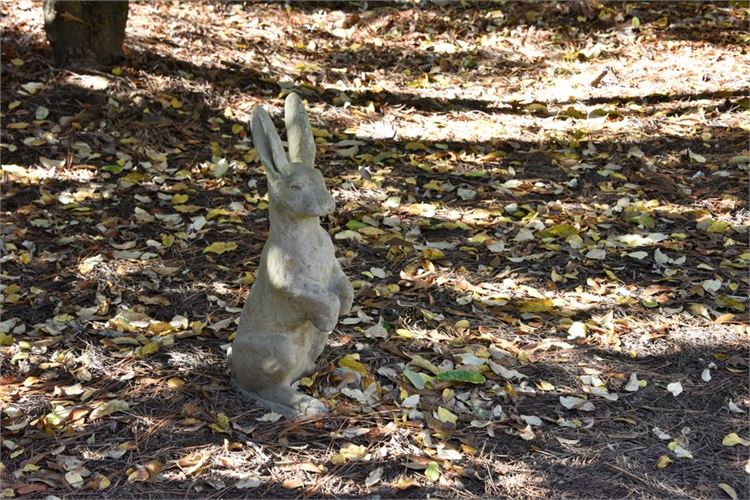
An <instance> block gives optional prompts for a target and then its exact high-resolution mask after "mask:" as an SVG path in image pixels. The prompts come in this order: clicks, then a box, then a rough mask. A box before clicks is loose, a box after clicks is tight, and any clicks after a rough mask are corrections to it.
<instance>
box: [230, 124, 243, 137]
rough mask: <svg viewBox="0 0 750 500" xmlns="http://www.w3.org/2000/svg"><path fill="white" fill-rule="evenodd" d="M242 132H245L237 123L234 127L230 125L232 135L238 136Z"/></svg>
mask: <svg viewBox="0 0 750 500" xmlns="http://www.w3.org/2000/svg"><path fill="white" fill-rule="evenodd" d="M244 131H245V128H244V127H243V126H242V125H240V124H239V123H235V124H234V125H232V133H233V134H234V135H237V134H239V133H241V132H244Z"/></svg>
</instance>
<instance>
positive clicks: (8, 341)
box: [0, 332, 16, 345]
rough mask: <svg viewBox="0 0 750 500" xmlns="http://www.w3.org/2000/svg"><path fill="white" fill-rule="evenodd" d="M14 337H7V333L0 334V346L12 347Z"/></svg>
mask: <svg viewBox="0 0 750 500" xmlns="http://www.w3.org/2000/svg"><path fill="white" fill-rule="evenodd" d="M15 340H16V339H15V337H13V335H8V334H7V333H3V332H0V345H12V344H13V342H15Z"/></svg>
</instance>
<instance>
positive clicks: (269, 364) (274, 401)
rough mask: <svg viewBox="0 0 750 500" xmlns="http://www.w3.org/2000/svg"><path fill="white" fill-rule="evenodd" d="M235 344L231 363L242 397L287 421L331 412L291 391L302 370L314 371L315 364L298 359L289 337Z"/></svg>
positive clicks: (257, 337)
mask: <svg viewBox="0 0 750 500" xmlns="http://www.w3.org/2000/svg"><path fill="white" fill-rule="evenodd" d="M235 343H236V344H235V345H234V346H233V347H232V357H231V361H230V363H231V366H232V379H233V383H234V385H235V387H237V388H238V389H240V391H241V393H242V394H244V395H245V396H247V397H249V398H250V399H253V400H255V401H257V402H258V403H259V404H260V405H261V406H264V407H266V408H268V409H270V410H272V411H275V412H277V413H280V414H282V415H284V416H287V417H296V416H299V415H319V414H323V413H327V412H328V410H327V408H326V406H325V405H324V404H323V403H322V402H321V401H319V400H317V399H315V398H313V397H311V396H308V395H305V394H302V393H299V392H297V391H295V390H294V389H292V388H291V382H292V381H294V380H295V379H296V378H298V377H299V375H300V371H301V369H300V367H303V368H304V369H307V368H310V367H312V369H313V370H314V368H315V364H314V359H312V360H310V359H309V357H308V356H307V355H306V356H305V358H306V359H299V358H300V354H301V353H300V350H299V348H298V347H297V346H296V345H294V344H293V343H292V342H291V340H290V339H289V338H288V337H287V336H285V335H278V334H277V335H255V336H253V337H251V338H250V339H249V341H245V339H240V338H238V339H237V340H236V341H235ZM323 343H325V339H323ZM314 348H315V349H317V345H316V346H315V347H314ZM320 348H321V349H322V346H321V347H320ZM305 354H307V353H305Z"/></svg>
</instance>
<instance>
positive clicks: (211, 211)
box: [0, 2, 750, 498]
mask: <svg viewBox="0 0 750 500" xmlns="http://www.w3.org/2000/svg"><path fill="white" fill-rule="evenodd" d="M582 4H587V2H582ZM130 8H131V15H130V18H129V22H128V35H127V36H128V38H127V41H126V45H127V46H128V49H129V54H128V57H127V58H126V60H125V61H123V63H122V64H121V65H120V66H118V67H116V68H112V69H111V71H107V72H106V73H103V74H102V73H101V72H100V73H96V74H92V75H87V74H75V75H71V74H68V73H65V72H60V71H58V70H50V69H49V68H50V66H49V65H48V64H47V57H48V56H47V54H46V53H45V52H44V50H43V47H44V40H43V31H42V26H41V14H40V11H39V9H38V8H36V7H34V4H31V3H28V4H27V3H26V2H19V3H6V4H3V6H2V12H3V17H4V19H3V25H4V32H6V33H7V37H5V35H4V37H5V38H6V39H7V41H6V40H4V44H3V51H4V52H3V62H4V76H3V81H2V87H3V92H2V95H3V98H2V107H3V113H4V118H5V120H4V121H3V140H2V144H0V147H2V149H3V166H2V190H3V207H2V210H3V214H2V216H3V250H4V253H3V256H2V257H1V258H2V265H3V267H2V273H3V274H2V277H3V280H2V284H1V285H0V293H1V294H2V308H3V309H2V310H3V312H2V318H0V319H1V321H0V345H1V346H2V347H1V348H2V350H3V357H2V368H3V369H2V374H3V375H2V382H3V384H2V401H3V412H2V422H1V423H0V425H2V429H3V441H2V447H3V457H4V458H3V461H2V464H1V465H2V470H1V471H0V474H3V484H4V489H3V490H2V491H0V494H2V495H3V496H4V497H11V496H14V495H15V496H22V495H44V496H47V495H56V496H63V495H65V494H69V492H70V491H74V492H75V495H76V496H81V497H85V496H88V497H99V496H101V495H102V492H107V494H109V495H114V496H132V497H141V496H146V495H149V496H152V495H158V496H178V495H181V496H185V495H187V496H191V497H201V498H202V497H206V496H225V497H233V496H242V495H246V494H248V492H251V493H250V494H252V495H257V496H275V497H291V496H299V495H308V496H370V495H374V494H379V495H387V496H399V497H402V496H420V497H422V496H424V495H432V496H462V497H464V496H466V497H488V496H490V497H491V496H513V497H538V496H541V495H547V496H549V495H556V496H559V495H560V494H567V495H570V496H590V497H599V496H602V492H606V494H607V495H611V496H615V495H617V496H624V495H628V494H630V495H638V496H660V497H661V496H699V497H714V496H716V495H717V494H718V491H719V490H722V491H723V492H724V493H725V494H726V495H728V496H729V497H735V496H736V497H746V496H747V493H748V491H747V489H746V486H747V485H746V481H745V480H744V478H745V476H744V474H745V473H744V469H745V468H746V467H747V465H746V454H744V451H746V450H744V451H743V449H745V448H746V447H747V440H746V439H745V437H743V434H742V429H744V428H745V426H744V425H743V420H742V415H743V412H746V411H747V409H748V407H749V406H750V401H748V399H747V394H746V391H744V392H743V391H742V383H743V380H745V379H746V377H747V356H746V354H747V352H746V346H747V335H748V329H747V321H746V318H747V311H748V303H747V295H748V279H747V275H746V270H747V266H748V264H750V251H749V250H748V247H747V234H748V227H749V226H750V220H749V219H748V216H747V213H748V212H747V196H746V185H747V177H748V174H747V173H748V164H749V163H750V158H748V155H747V154H746V136H747V112H748V101H747V97H746V96H747V90H748V89H747V88H746V87H742V83H741V82H742V80H741V79H740V78H738V75H739V74H741V73H739V72H738V71H739V68H741V67H742V63H743V60H742V56H741V53H740V47H741V45H742V44H743V43H746V42H747V39H746V36H747V35H746V33H745V30H744V28H743V27H744V26H745V25H746V22H747V16H748V12H747V9H746V8H743V7H739V6H732V5H723V4H722V5H714V4H695V5H693V4H684V5H683V4H680V5H671V4H670V7H669V9H666V7H665V4H659V3H654V4H639V5H638V6H632V5H629V4H615V3H609V2H605V3H597V2H591V3H590V6H589V8H588V9H587V8H583V9H582V10H580V11H579V10H576V7H574V6H572V5H558V4H554V3H538V4H522V3H513V2H510V3H508V4H504V5H497V6H493V7H492V9H484V8H479V7H474V6H471V5H468V6H463V5H462V6H458V5H454V6H450V7H446V6H441V5H439V4H438V3H435V4H434V5H433V4H431V3H425V5H424V6H422V5H420V6H417V5H416V4H415V5H410V4H404V5H400V6H392V5H370V6H368V8H366V9H359V8H353V7H346V8H345V7H343V6H339V7H331V6H325V5H315V6H303V5H301V4H300V5H297V4H290V6H289V7H285V6H284V5H281V4H277V5H270V6H269V5H263V6H260V5H239V4H237V5H218V4H191V5H190V6H189V7H188V6H186V5H179V4H174V5H172V4H162V3H157V4H131V6H130ZM339 9H341V10H339ZM667 10H668V11H667ZM281 20H283V23H282V21H281ZM571 22H572V24H571ZM209 23H210V24H211V28H210V32H211V35H210V36H209V35H205V34H204V33H205V32H204V31H203V30H202V29H200V30H197V29H194V28H192V27H196V26H198V27H200V26H207V25H208V24H209ZM154 26H158V27H159V28H160V30H159V33H167V32H168V33H170V35H169V36H170V37H172V40H171V41H169V40H167V38H166V37H167V35H159V36H156V37H154V36H153V32H154ZM5 28H7V30H6V29H5ZM311 30H312V31H311ZM323 34H325V36H323ZM161 37H164V38H161ZM168 42H169V43H168ZM645 53H649V54H652V56H649V58H648V60H647V59H645V57H646V56H644V54H645ZM612 61H617V65H616V66H615V65H612V64H611V63H612ZM644 65H646V66H648V67H649V68H650V69H649V72H648V73H644V71H643V67H644ZM6 66H7V68H6ZM707 68H711V70H710V71H708V69H707ZM5 69H7V71H5ZM291 90H295V91H297V92H298V93H300V94H301V95H303V97H304V98H305V99H306V100H307V104H308V107H309V109H310V111H311V116H312V117H313V122H314V123H313V124H314V125H315V130H314V133H315V136H316V142H317V144H318V154H319V155H320V158H321V161H320V164H321V165H322V166H323V169H324V174H325V175H326V177H327V179H328V181H329V182H330V187H331V189H332V191H333V192H334V194H335V196H336V198H337V202H338V203H339V209H338V211H337V212H336V214H334V215H333V216H331V217H330V218H328V219H327V220H326V221H325V223H326V225H327V228H328V229H329V231H330V232H331V233H332V235H333V236H334V237H335V241H336V245H337V250H338V255H339V256H340V257H341V259H342V263H343V264H344V268H345V269H346V271H347V273H348V274H349V276H350V277H351V278H352V280H353V281H354V284H355V286H356V289H357V299H356V301H355V307H354V308H353V310H352V313H351V315H350V316H349V317H347V318H344V319H343V320H342V322H341V323H340V324H339V326H338V327H337V330H336V331H335V332H334V333H333V334H332V336H331V339H330V342H329V346H328V349H327V350H326V351H325V352H324V354H323V356H322V358H321V360H320V363H319V366H318V371H317V372H316V373H315V374H313V375H311V376H309V377H306V378H304V379H302V380H301V381H300V382H299V386H300V388H301V389H302V390H305V391H309V392H310V393H312V394H314V395H316V397H320V398H322V399H323V400H324V401H325V402H326V404H327V405H328V406H329V407H330V408H331V410H332V414H331V415H330V416H329V417H326V418H321V419H313V420H310V421H288V420H286V419H283V418H282V417H281V416H279V415H277V414H274V413H273V412H271V413H269V412H267V411H264V410H263V409H261V408H257V407H255V406H254V405H253V404H252V403H248V402H247V401H244V400H243V399H242V398H241V397H239V396H238V395H237V394H236V393H235V392H234V391H233V390H232V388H231V386H230V384H229V382H228V374H227V372H226V369H225V367H226V363H225V361H224V360H225V351H226V348H227V346H228V345H229V343H230V342H231V340H232V339H233V335H234V330H235V327H236V319H237V317H238V315H239V312H240V310H241V307H242V301H243V300H244V297H245V295H246V293H247V291H248V290H249V288H250V286H251V285H252V282H253V280H254V274H253V273H254V271H255V268H256V266H257V262H258V257H259V252H260V249H261V247H262V244H263V241H264V238H265V232H266V231H267V196H266V186H265V179H264V176H263V172H262V170H261V169H260V165H259V163H258V160H257V155H256V154H255V151H254V149H253V146H252V142H251V140H250V139H249V137H248V134H247V131H248V130H249V124H248V123H247V117H248V116H249V113H250V112H251V110H252V107H253V106H254V105H256V104H258V103H263V104H264V105H266V106H268V107H269V108H270V109H271V110H272V111H273V112H275V113H276V114H274V116H277V115H278V111H279V110H280V109H281V108H280V103H281V102H282V101H281V99H282V98H283V96H284V94H285V93H286V92H288V91H291ZM272 114H273V113H272ZM670 392H671V395H670V394H669V393H670ZM678 394H679V395H678ZM672 395H674V396H676V397H673V396H672ZM625 457H627V459H626V458H625ZM571 462H575V463H578V464H584V465H582V466H581V467H577V468H576V469H575V470H573V469H572V468H571V467H570V465H569V464H570V463H571Z"/></svg>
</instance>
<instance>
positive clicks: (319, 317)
mask: <svg viewBox="0 0 750 500" xmlns="http://www.w3.org/2000/svg"><path fill="white" fill-rule="evenodd" d="M321 306H323V307H321V308H320V309H319V310H316V311H313V312H312V318H310V321H311V322H312V324H313V325H314V326H315V328H317V329H318V330H320V331H321V332H331V331H333V329H334V328H335V327H336V323H338V320H339V309H340V307H341V302H340V301H339V298H338V297H337V296H336V295H335V294H332V293H329V294H328V297H327V300H326V301H325V303H324V304H321Z"/></svg>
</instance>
